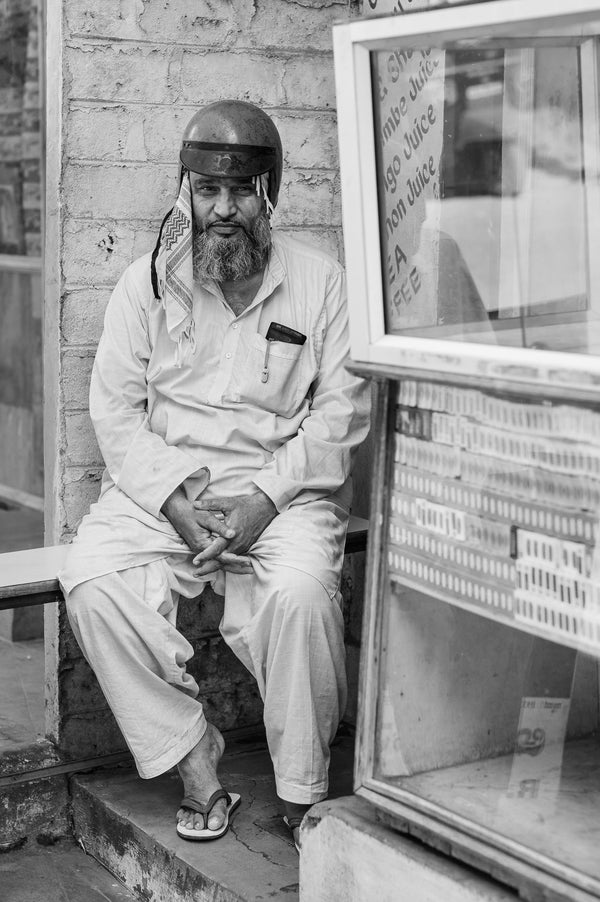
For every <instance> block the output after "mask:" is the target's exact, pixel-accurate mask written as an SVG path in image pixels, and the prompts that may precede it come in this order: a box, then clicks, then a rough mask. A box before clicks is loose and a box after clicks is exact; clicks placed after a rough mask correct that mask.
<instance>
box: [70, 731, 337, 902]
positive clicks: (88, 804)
mask: <svg viewBox="0 0 600 902" xmlns="http://www.w3.org/2000/svg"><path fill="white" fill-rule="evenodd" d="M353 746H354V740H353V738H352V736H350V735H349V734H346V735H341V736H340V737H338V738H337V739H336V742H335V744H334V748H333V749H332V765H331V784H332V785H331V793H330V797H337V796H342V795H347V794H348V793H349V792H351V791H352V766H353ZM219 774H220V777H221V781H222V784H223V785H224V787H225V788H226V789H228V790H231V791H233V792H238V793H240V795H241V796H242V804H241V806H240V808H239V809H238V810H237V812H235V814H234V815H233V818H232V825H231V829H230V830H229V832H228V833H227V835H226V836H225V837H223V838H222V839H220V840H217V841H215V842H209V843H193V842H186V841H185V840H181V839H179V837H178V836H177V834H176V832H175V813H176V811H177V808H178V807H179V802H180V800H181V795H182V792H181V782H180V780H179V777H178V775H177V774H176V772H174V771H173V772H170V773H168V774H165V775H163V776H161V777H158V778H156V779H154V780H141V779H140V778H139V777H138V776H137V774H136V773H135V772H132V771H131V770H130V769H115V770H113V771H106V770H103V771H102V772H98V773H95V774H91V775H87V776H82V775H78V776H76V777H74V778H73V779H72V786H71V789H72V806H73V809H72V810H73V824H74V831H75V836H76V838H77V839H78V841H79V842H80V843H81V844H82V845H83V847H84V848H85V850H86V851H87V852H88V853H89V854H91V855H92V856H93V857H94V858H96V859H97V860H98V861H100V862H101V863H102V864H103V865H104V866H105V867H106V868H108V870H109V871H110V872H111V873H112V874H114V875H115V876H116V877H117V878H118V879H119V880H120V881H121V882H122V883H123V884H124V885H125V886H126V887H128V888H129V889H131V890H132V891H133V892H134V894H135V895H137V896H138V897H139V898H140V899H143V900H144V902H256V900H262V899H269V900H275V902H277V900H282V902H283V900H285V902H293V900H294V899H297V898H298V855H297V853H296V850H295V848H294V845H293V842H292V840H291V836H290V835H289V833H288V831H287V829H286V827H285V825H284V824H283V821H282V811H281V809H280V804H279V802H278V800H277V797H276V794H275V786H274V781H273V774H272V767H271V761H270V758H269V755H268V753H267V750H266V746H265V744H264V742H256V740H254V741H252V742H243V741H238V742H236V743H235V744H233V743H229V745H228V749H227V751H226V753H225V755H224V757H223V759H222V762H221V766H220V770H219Z"/></svg>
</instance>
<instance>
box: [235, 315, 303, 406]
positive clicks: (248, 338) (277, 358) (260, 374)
mask: <svg viewBox="0 0 600 902" xmlns="http://www.w3.org/2000/svg"><path fill="white" fill-rule="evenodd" d="M304 350H305V346H304V345H295V344H288V343H287V342H284V341H267V340H266V338H263V336H262V335H259V334H258V333H253V334H250V335H245V334H244V333H242V335H240V344H239V345H238V352H237V354H236V360H235V364H234V371H233V374H232V380H231V387H232V389H233V390H232V392H231V397H230V399H229V400H232V401H236V402H239V403H240V404H252V405H254V406H256V407H260V408H261V409H262V410H268V411H270V412H272V413H277V414H279V415H280V416H284V417H291V416H293V415H294V414H295V413H296V411H297V410H298V407H299V406H300V403H301V401H302V399H303V397H304V395H305V394H306V391H305V390H304V389H305V386H304V385H303V382H304V380H303V377H302V374H303V371H304Z"/></svg>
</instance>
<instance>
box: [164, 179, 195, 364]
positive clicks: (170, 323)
mask: <svg viewBox="0 0 600 902" xmlns="http://www.w3.org/2000/svg"><path fill="white" fill-rule="evenodd" d="M192 222H193V217H192V200H191V189H190V176H189V173H188V172H184V174H183V178H182V180H181V187H180V189H179V196H178V198H177V201H176V202H175V206H174V207H173V209H172V210H171V212H170V213H169V215H168V216H167V217H166V219H165V221H164V223H163V226H162V229H161V233H160V236H159V240H158V245H157V252H155V253H156V257H155V271H156V280H157V286H158V294H159V297H160V300H161V301H162V305H163V307H164V308H165V316H166V319H167V332H168V333H169V338H171V339H172V340H173V341H174V342H175V343H176V345H177V351H176V357H175V366H177V367H181V366H182V364H183V361H184V360H185V357H186V355H187V353H190V354H194V353H195V351H196V340H195V335H194V317H193V313H192V309H193V307H192V301H193V294H194V268H193V229H192Z"/></svg>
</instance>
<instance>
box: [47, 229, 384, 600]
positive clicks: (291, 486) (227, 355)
mask: <svg viewBox="0 0 600 902" xmlns="http://www.w3.org/2000/svg"><path fill="white" fill-rule="evenodd" d="M193 317H194V324H195V344H196V352H195V354H193V355H192V354H190V353H188V354H186V355H185V358H184V362H183V365H182V366H181V367H180V368H178V367H176V365H175V363H176V345H175V343H174V342H173V341H172V340H171V339H170V338H169V336H168V334H167V329H166V322H165V312H164V309H163V306H162V304H161V302H160V301H158V300H156V299H155V298H154V295H153V291H152V285H151V279H150V255H146V256H144V257H142V258H140V259H139V260H137V261H136V262H135V263H133V264H132V265H131V266H129V267H128V269H127V270H126V271H125V273H124V275H123V276H122V278H121V280H120V281H119V283H118V284H117V286H116V288H115V290H114V292H113V295H112V297H111V299H110V301H109V304H108V307H107V311H106V317H105V324H104V332H103V335H102V338H101V340H100V344H99V346H98V352H97V355H96V360H95V363H94V369H93V374H92V382H91V390H90V413H91V416H92V420H93V423H94V427H95V430H96V435H97V438H98V443H99V445H100V449H101V451H102V455H103V457H104V461H105V464H106V470H105V473H104V476H103V480H102V490H101V495H100V501H99V503H98V504H96V505H94V506H93V507H92V512H91V514H90V515H89V516H88V517H86V518H85V519H84V521H83V524H82V527H81V528H80V531H79V536H78V538H77V540H76V543H75V545H76V546H77V554H75V555H71V557H70V560H69V564H68V566H67V567H66V571H64V572H63V574H61V582H62V583H63V586H64V588H65V589H66V590H67V591H68V590H69V589H70V588H71V587H72V586H73V585H75V584H77V583H78V582H82V581H83V580H85V579H90V578H91V577H92V576H96V575H100V574H101V573H107V572H111V571H113V570H117V569H123V568H125V567H129V566H135V565H137V564H141V563H144V562H147V561H150V560H153V559H156V558H158V557H161V556H166V555H168V554H170V553H173V552H183V551H185V548H187V546H185V543H184V542H183V539H181V538H180V537H179V536H178V535H177V533H176V532H175V530H174V529H173V527H172V526H171V524H170V523H169V522H168V521H167V520H166V518H165V517H164V515H163V514H162V513H161V510H160V509H161V506H162V504H163V503H164V501H165V500H166V498H167V497H168V496H169V495H170V494H171V492H172V491H173V490H174V489H175V488H176V487H177V486H179V485H181V484H183V486H184V489H185V490H186V492H187V494H188V497H195V496H196V495H197V494H198V492H199V491H200V489H202V488H203V487H204V484H205V479H204V476H205V473H204V471H202V470H201V469H200V468H207V469H208V470H209V471H210V483H209V485H208V488H207V489H206V494H205V497H218V496H221V495H225V496H233V495H240V494H246V493H250V492H254V491H256V488H257V487H258V488H260V489H261V490H262V491H264V492H265V493H266V494H267V495H268V496H269V497H270V498H271V499H272V501H273V502H274V504H275V505H276V507H277V509H278V511H279V512H283V511H286V510H287V509H289V508H290V507H295V506H296V505H298V504H302V505H304V504H305V503H306V502H308V501H317V500H319V499H323V500H324V499H331V501H332V502H334V507H335V509H336V510H339V511H340V512H341V511H344V510H345V511H346V512H347V511H348V508H349V504H350V497H351V482H350V478H349V474H350V467H351V457H352V451H353V450H354V448H355V447H356V446H357V445H358V444H359V443H360V442H361V441H362V440H363V439H364V438H365V436H366V434H367V431H368V426H369V388H368V384H367V383H365V382H364V380H362V379H358V378H357V377H355V376H352V375H350V374H349V373H348V371H347V370H346V369H345V368H344V360H345V358H346V355H347V353H348V314H347V308H346V297H345V277H344V272H343V269H342V267H341V266H340V265H339V264H338V263H337V261H336V260H334V259H333V258H332V257H331V256H330V255H328V254H326V253H324V252H322V251H321V250H319V249H317V248H313V247H310V246H308V245H305V244H303V243H302V242H300V241H297V240H295V239H292V238H290V237H287V236H282V235H278V234H277V233H274V235H273V247H272V252H271V256H270V260H269V263H268V266H267V268H266V271H265V275H264V278H263V282H262V285H261V287H260V289H259V291H258V294H257V295H256V298H255V299H254V301H253V302H252V304H250V306H249V307H248V308H247V309H246V310H245V311H244V312H243V313H241V314H240V315H239V316H237V317H236V316H235V314H234V313H233V312H232V310H231V309H230V307H229V306H228V305H227V303H226V302H225V299H224V297H223V294H222V292H221V290H220V288H219V286H218V284H217V283H215V282H208V283H207V284H204V285H199V284H196V285H195V290H194V309H193ZM271 322H277V323H280V324H282V325H285V326H290V327H291V328H292V329H295V330H296V331H298V332H301V333H302V334H303V335H306V341H305V343H304V344H303V345H295V344H287V343H284V342H279V341H274V342H267V341H266V339H265V335H266V332H267V330H268V327H269V324H270V323H271ZM264 370H267V372H268V377H267V380H266V381H264V380H263V378H262V377H263V371H264ZM312 507H313V506H312V505H311V506H309V508H312ZM321 508H322V505H319V504H317V505H314V518H313V519H314V522H313V523H309V522H308V520H310V519H311V518H310V516H309V517H308V520H307V524H306V529H307V533H310V531H311V530H313V531H314V530H315V529H325V528H326V527H325V523H329V522H330V521H328V520H323V519H320V518H321V517H323V516H324V514H323V510H322V509H321ZM317 509H319V510H317ZM305 510H306V512H307V514H308V512H309V509H308V508H307V509H305ZM331 510H333V508H331ZM302 519H303V520H305V519H306V518H302ZM333 520H334V521H335V524H338V517H337V515H336V516H335V517H334V518H333ZM294 522H297V518H294ZM330 532H331V530H330ZM344 535H345V524H344V522H343V520H342V519H340V520H339V528H338V525H335V526H334V528H333V534H331V535H328V537H327V538H323V539H322V541H325V542H331V543H332V547H335V548H336V549H337V550H336V556H339V554H341V547H340V546H343V541H344ZM296 538H297V539H299V538H300V536H298V535H297V536H296ZM307 544H309V543H308V535H307ZM182 546H183V548H182ZM74 551H75V548H74ZM297 556H298V562H297V564H298V566H299V567H301V569H304V568H305V567H307V566H308V564H307V559H306V560H305V559H304V558H303V556H302V551H301V549H300V548H298V552H297Z"/></svg>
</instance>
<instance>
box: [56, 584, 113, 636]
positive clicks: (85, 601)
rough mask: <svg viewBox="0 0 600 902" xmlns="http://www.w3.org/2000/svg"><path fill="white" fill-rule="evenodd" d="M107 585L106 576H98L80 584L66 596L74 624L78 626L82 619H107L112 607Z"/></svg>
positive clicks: (66, 603) (67, 607)
mask: <svg viewBox="0 0 600 902" xmlns="http://www.w3.org/2000/svg"><path fill="white" fill-rule="evenodd" d="M106 583H107V579H106V577H105V576H98V577H95V578H94V579H88V580H86V582H84V583H80V584H79V585H78V586H75V588H74V589H71V591H70V592H69V593H67V594H66V595H65V606H66V609H67V615H68V617H69V620H70V622H71V623H72V624H73V623H75V624H78V623H79V622H80V620H81V619H82V618H85V619H86V620H93V619H95V618H96V617H98V616H100V617H102V619H104V618H105V617H106V615H107V613H108V611H107V608H110V606H111V593H110V592H108V591H107V585H106Z"/></svg>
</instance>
